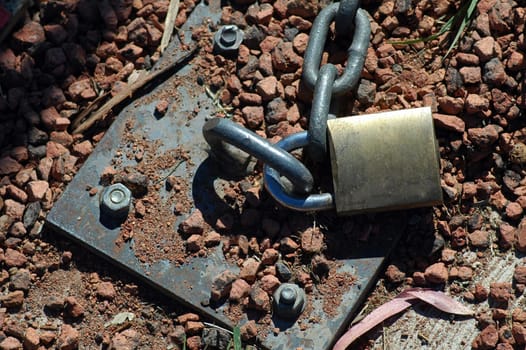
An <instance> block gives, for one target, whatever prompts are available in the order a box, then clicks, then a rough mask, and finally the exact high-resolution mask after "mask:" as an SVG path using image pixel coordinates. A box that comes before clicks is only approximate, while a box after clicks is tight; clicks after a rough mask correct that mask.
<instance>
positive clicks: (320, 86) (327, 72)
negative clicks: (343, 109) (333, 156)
mask: <svg viewBox="0 0 526 350" xmlns="http://www.w3.org/2000/svg"><path fill="white" fill-rule="evenodd" d="M336 73H337V71H336V67H335V66H334V65H333V64H330V63H328V64H326V65H324V66H322V67H321V68H320V74H319V75H318V80H317V81H316V86H315V87H314V97H313V100H312V107H311V110H310V118H309V140H308V141H309V144H308V152H309V156H310V157H311V158H312V160H314V161H316V162H321V161H323V160H324V159H327V153H328V152H327V119H328V118H329V110H330V107H331V98H332V86H333V84H334V80H335V79H336Z"/></svg>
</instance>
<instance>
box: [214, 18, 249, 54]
mask: <svg viewBox="0 0 526 350" xmlns="http://www.w3.org/2000/svg"><path fill="white" fill-rule="evenodd" d="M242 42H243V31H241V29H239V28H238V27H237V26H235V25H233V24H229V25H226V26H223V27H221V29H219V30H218V31H217V32H216V34H215V35H214V49H215V50H216V51H217V52H218V53H228V52H234V51H236V50H237V49H239V46H240V45H241V43H242Z"/></svg>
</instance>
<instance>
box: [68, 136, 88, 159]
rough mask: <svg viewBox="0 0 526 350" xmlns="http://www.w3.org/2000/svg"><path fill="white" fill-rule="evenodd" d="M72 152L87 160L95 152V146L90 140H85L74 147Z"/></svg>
mask: <svg viewBox="0 0 526 350" xmlns="http://www.w3.org/2000/svg"><path fill="white" fill-rule="evenodd" d="M72 151H73V154H74V155H76V156H79V157H80V158H86V157H88V156H89V155H90V154H91V152H93V146H92V144H91V142H90V141H89V140H84V141H82V142H80V143H77V144H76V145H74V146H73V150H72Z"/></svg>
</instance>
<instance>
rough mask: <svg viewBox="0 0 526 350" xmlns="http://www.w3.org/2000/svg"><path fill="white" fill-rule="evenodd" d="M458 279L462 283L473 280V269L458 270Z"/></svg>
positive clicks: (460, 268) (465, 267)
mask: <svg viewBox="0 0 526 350" xmlns="http://www.w3.org/2000/svg"><path fill="white" fill-rule="evenodd" d="M458 278H459V279H461V280H462V281H470V280H471V279H472V278H473V269H471V267H468V266H461V267H459V268H458Z"/></svg>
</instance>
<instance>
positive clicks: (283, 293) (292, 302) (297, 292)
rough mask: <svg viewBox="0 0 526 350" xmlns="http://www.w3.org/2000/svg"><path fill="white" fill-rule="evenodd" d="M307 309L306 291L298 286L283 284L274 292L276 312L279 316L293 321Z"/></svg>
mask: <svg viewBox="0 0 526 350" xmlns="http://www.w3.org/2000/svg"><path fill="white" fill-rule="evenodd" d="M304 309H305V291H303V289H301V288H300V287H299V286H298V285H297V284H293V283H282V284H281V285H280V286H279V287H278V289H276V291H275V292H274V312H275V313H276V315H277V316H279V317H281V318H283V319H287V320H292V319H295V318H297V317H298V316H299V315H301V313H302V312H303V310H304Z"/></svg>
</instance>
